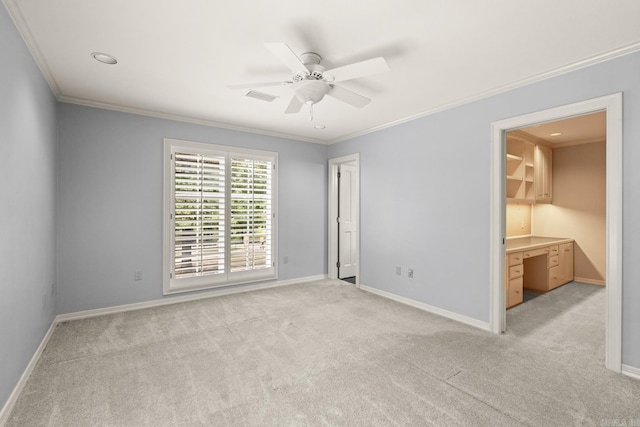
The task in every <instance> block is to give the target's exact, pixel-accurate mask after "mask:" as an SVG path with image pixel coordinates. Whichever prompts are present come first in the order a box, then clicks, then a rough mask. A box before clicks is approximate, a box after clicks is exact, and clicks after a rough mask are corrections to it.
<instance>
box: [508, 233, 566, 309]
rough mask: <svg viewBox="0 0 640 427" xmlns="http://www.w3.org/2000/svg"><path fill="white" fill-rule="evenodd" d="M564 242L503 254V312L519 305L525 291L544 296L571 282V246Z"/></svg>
mask: <svg viewBox="0 0 640 427" xmlns="http://www.w3.org/2000/svg"><path fill="white" fill-rule="evenodd" d="M557 240H559V239H556V241H557ZM567 240H568V239H565V240H564V242H563V243H558V244H556V243H550V244H545V245H540V244H538V245H537V246H534V247H533V249H527V248H526V247H524V248H522V249H520V250H517V251H512V252H509V253H508V254H507V256H506V259H505V287H506V306H507V309H509V308H511V307H514V306H516V305H518V304H520V303H522V301H523V299H522V298H523V292H524V290H525V289H526V290H530V291H533V292H539V293H545V292H548V291H550V290H552V289H554V288H557V287H558V286H560V285H564V284H565V283H568V282H571V281H572V280H573V278H574V275H573V274H574V273H573V242H572V241H570V242H567Z"/></svg>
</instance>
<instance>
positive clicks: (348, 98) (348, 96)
mask: <svg viewBox="0 0 640 427" xmlns="http://www.w3.org/2000/svg"><path fill="white" fill-rule="evenodd" d="M327 95H329V96H333V97H334V98H336V99H339V100H340V101H342V102H346V103H347V104H349V105H353V106H354V107H357V108H362V107H364V106H365V105H367V104H368V103H370V102H371V100H370V99H369V98H366V97H364V96H362V95H358V94H357V93H355V92H351V91H350V90H348V89H345V88H343V87H340V86H333V85H331V91H330V92H329V93H327Z"/></svg>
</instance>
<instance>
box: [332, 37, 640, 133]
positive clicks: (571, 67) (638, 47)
mask: <svg viewBox="0 0 640 427" xmlns="http://www.w3.org/2000/svg"><path fill="white" fill-rule="evenodd" d="M637 51H640V42H636V43H632V44H630V45H627V46H623V47H621V48H619V49H615V50H612V51H610V52H605V53H603V54H600V55H596V56H592V57H590V58H586V59H583V60H581V61H577V62H574V63H572V64H568V65H565V66H562V67H558V68H555V69H553V70H550V71H546V72H543V73H540V74H536V75H534V76H531V77H527V78H524V79H521V80H517V81H515V82H513V83H509V84H506V85H503V86H500V87H497V88H495V89H490V90H488V91H485V92H481V93H479V94H476V95H472V96H468V97H465V98H462V99H459V100H457V101H453V102H449V103H446V104H442V105H440V106H437V107H434V108H430V109H428V110H425V111H422V112H420V113H416V114H412V115H410V116H407V117H404V118H400V119H398V120H394V121H391V122H388V123H384V124H382V125H379V126H374V127H371V128H368V129H364V130H361V131H359V132H354V133H351V134H349V135H345V136H341V137H339V138H335V139H332V140H330V141H327V142H326V143H327V144H329V145H331V144H336V143H338V142H342V141H348V140H350V139H354V138H357V137H359V136H363V135H366V134H369V133H373V132H377V131H379V130H383V129H387V128H391V127H394V126H397V125H399V124H402V123H406V122H410V121H412V120H416V119H420V118H422V117H427V116H430V115H432V114H435V113H439V112H442V111H446V110H450V109H452V108H455V107H459V106H461V105H466V104H469V103H471V102H475V101H479V100H481V99H486V98H490V97H492V96H495V95H500V94H501V93H505V92H509V91H511V90H514V89H518V88H521V87H525V86H528V85H530V84H533V83H537V82H540V81H543V80H546V79H550V78H553V77H557V76H561V75H563V74H567V73H570V72H572V71H576V70H580V69H582V68H586V67H590V66H592V65H596V64H600V63H602V62H606V61H609V60H611V59H615V58H619V57H621V56H625V55H629V54H631V53H634V52H637Z"/></svg>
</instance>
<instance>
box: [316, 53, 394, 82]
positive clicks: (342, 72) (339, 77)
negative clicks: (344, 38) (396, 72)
mask: <svg viewBox="0 0 640 427" xmlns="http://www.w3.org/2000/svg"><path fill="white" fill-rule="evenodd" d="M385 71H389V65H388V64H387V61H385V60H384V58H382V57H380V56H379V57H377V58H372V59H367V60H366V61H361V62H354V63H353V64H349V65H345V66H344V67H338V68H334V69H333V70H327V71H325V72H324V73H322V74H323V75H324V76H327V75H329V76H332V77H333V80H331V79H330V78H328V79H327V81H328V82H329V83H338V82H342V81H345V80H351V79H357V78H358V77H365V76H371V75H373V74H379V73H384V72H385Z"/></svg>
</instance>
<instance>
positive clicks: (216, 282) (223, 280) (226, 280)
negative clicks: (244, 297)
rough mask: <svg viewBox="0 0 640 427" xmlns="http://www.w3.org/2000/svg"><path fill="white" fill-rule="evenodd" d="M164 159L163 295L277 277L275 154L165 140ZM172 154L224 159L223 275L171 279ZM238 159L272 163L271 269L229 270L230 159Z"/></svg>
mask: <svg viewBox="0 0 640 427" xmlns="http://www.w3.org/2000/svg"><path fill="white" fill-rule="evenodd" d="M163 152H164V158H163V244H162V250H163V266H162V282H163V295H170V294H176V293H181V292H189V291H195V290H202V289H211V288H218V287H224V286H230V285H237V284H243V283H253V282H259V281H265V280H273V279H277V277H278V262H277V260H278V215H277V210H278V153H277V152H271V151H263V150H254V149H248V148H240V147H232V146H224V145H216V144H209V143H202V142H193V141H183V140H178V139H171V138H165V139H164V148H163ZM175 152H187V153H194V154H204V155H210V156H222V157H224V158H225V197H224V199H225V211H224V216H225V219H224V224H225V226H224V242H225V243H224V244H225V269H224V273H219V274H208V275H202V276H195V277H187V278H175V277H174V274H173V273H174V256H175V250H174V247H175V243H174V227H173V223H174V218H173V216H174V204H175V203H174V201H175V197H174V195H175V189H174V162H173V158H172V157H173V154H174V153H175ZM233 157H240V158H243V159H252V160H258V161H268V162H271V163H272V171H271V233H270V240H271V248H270V249H271V267H266V268H260V269H256V270H245V271H235V272H232V271H231V270H230V263H231V259H230V251H231V249H230V248H231V246H230V245H231V238H230V237H231V232H230V230H231V159H232V158H233Z"/></svg>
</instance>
